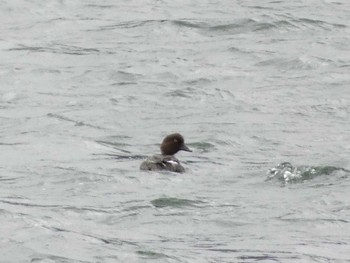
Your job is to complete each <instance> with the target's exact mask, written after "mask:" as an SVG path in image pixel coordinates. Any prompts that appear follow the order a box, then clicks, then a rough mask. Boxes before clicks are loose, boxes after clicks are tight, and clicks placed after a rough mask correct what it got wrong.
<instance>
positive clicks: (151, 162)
mask: <svg viewBox="0 0 350 263" xmlns="http://www.w3.org/2000/svg"><path fill="white" fill-rule="evenodd" d="M180 150H182V151H186V152H192V151H191V150H190V149H189V148H188V147H187V146H186V145H185V140H184V138H183V136H182V135H181V134H179V133H173V134H170V135H168V136H166V137H165V138H164V140H163V142H162V144H161V145H160V151H161V154H156V155H153V156H151V157H149V158H147V159H146V160H145V161H144V162H142V164H141V166H140V169H141V170H148V171H171V172H177V173H183V172H184V171H185V168H183V166H182V165H181V164H180V161H179V160H178V159H177V158H176V157H175V156H174V154H175V153H177V152H178V151H180Z"/></svg>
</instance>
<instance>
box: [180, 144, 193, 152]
mask: <svg viewBox="0 0 350 263" xmlns="http://www.w3.org/2000/svg"><path fill="white" fill-rule="evenodd" d="M180 150H183V151H186V152H192V150H191V149H190V148H188V147H187V146H186V145H185V144H182V145H181V147H180Z"/></svg>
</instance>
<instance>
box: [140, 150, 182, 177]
mask: <svg viewBox="0 0 350 263" xmlns="http://www.w3.org/2000/svg"><path fill="white" fill-rule="evenodd" d="M140 169H141V170H145V171H170V172H177V173H183V172H184V171H185V168H183V167H182V165H181V164H180V161H179V160H178V159H177V158H176V157H174V156H173V155H162V154H156V155H153V156H151V157H149V158H147V159H146V160H145V161H143V162H142V163H141V166H140Z"/></svg>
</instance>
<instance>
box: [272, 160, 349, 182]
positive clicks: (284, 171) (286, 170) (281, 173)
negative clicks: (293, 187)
mask: <svg viewBox="0 0 350 263" xmlns="http://www.w3.org/2000/svg"><path fill="white" fill-rule="evenodd" d="M337 172H340V173H342V174H343V175H346V176H350V170H348V169H345V168H342V167H336V166H307V165H301V166H293V165H292V164H291V163H289V162H283V163H280V164H279V165H277V166H276V167H273V168H271V169H269V170H268V172H267V178H266V180H278V181H281V182H284V183H298V182H303V181H306V180H311V179H313V178H315V177H318V176H322V175H333V174H335V173H337Z"/></svg>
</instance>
